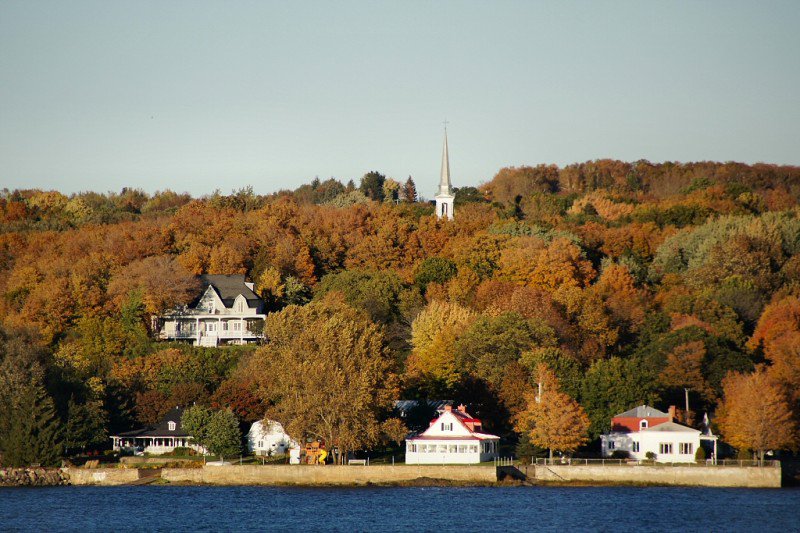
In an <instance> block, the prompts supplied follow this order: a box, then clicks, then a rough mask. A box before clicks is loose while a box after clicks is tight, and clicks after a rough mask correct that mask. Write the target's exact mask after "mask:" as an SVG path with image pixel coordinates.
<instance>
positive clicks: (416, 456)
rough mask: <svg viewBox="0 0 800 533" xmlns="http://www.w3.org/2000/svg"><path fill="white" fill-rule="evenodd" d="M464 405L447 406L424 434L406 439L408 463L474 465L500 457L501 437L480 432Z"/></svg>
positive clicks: (478, 424) (479, 422)
mask: <svg viewBox="0 0 800 533" xmlns="http://www.w3.org/2000/svg"><path fill="white" fill-rule="evenodd" d="M481 427H482V424H481V421H480V420H479V419H477V418H473V417H472V415H470V414H469V413H467V409H466V407H465V406H464V405H459V406H458V409H456V410H453V406H452V405H446V406H444V409H443V410H442V411H440V414H439V417H438V418H436V419H435V420H433V421H432V422H431V425H430V426H429V427H428V429H426V430H425V431H423V432H422V433H421V434H419V435H417V436H416V437H412V438H410V439H406V463H407V464H439V465H440V464H475V463H481V462H483V461H491V460H493V459H494V458H495V457H497V444H498V443H499V441H500V437H498V436H497V435H490V434H488V433H482V432H481Z"/></svg>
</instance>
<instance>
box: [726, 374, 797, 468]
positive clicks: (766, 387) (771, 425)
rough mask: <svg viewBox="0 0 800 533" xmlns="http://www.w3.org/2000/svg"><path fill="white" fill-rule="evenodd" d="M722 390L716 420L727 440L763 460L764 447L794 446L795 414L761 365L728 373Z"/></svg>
mask: <svg viewBox="0 0 800 533" xmlns="http://www.w3.org/2000/svg"><path fill="white" fill-rule="evenodd" d="M723 389H724V392H723V394H724V397H723V400H722V402H721V404H720V407H719V413H718V418H717V423H718V424H719V427H720V430H721V431H722V434H723V436H724V437H725V439H726V441H727V442H729V443H730V444H731V445H733V446H735V447H736V448H740V449H742V450H752V451H753V452H754V453H756V454H757V456H758V458H759V460H762V461H763V460H764V453H765V452H766V451H767V450H773V449H786V448H795V447H796V446H797V443H798V434H797V431H798V427H797V420H796V418H795V416H796V415H794V414H793V413H792V411H791V409H790V408H789V404H788V402H787V401H786V398H785V396H784V394H783V393H782V391H781V389H780V387H778V386H777V384H776V383H775V382H774V381H772V380H771V379H770V378H769V376H768V374H767V372H766V371H765V370H764V369H763V368H760V369H758V370H756V371H755V372H754V373H752V374H738V373H733V374H731V375H729V376H728V377H727V378H725V381H724V382H723Z"/></svg>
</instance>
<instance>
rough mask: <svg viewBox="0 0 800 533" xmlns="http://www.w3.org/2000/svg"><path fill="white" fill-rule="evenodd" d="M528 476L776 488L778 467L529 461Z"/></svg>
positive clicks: (778, 484) (545, 479) (546, 479)
mask: <svg viewBox="0 0 800 533" xmlns="http://www.w3.org/2000/svg"><path fill="white" fill-rule="evenodd" d="M524 471H525V474H526V476H527V477H528V479H529V480H534V479H535V480H538V481H555V482H570V481H586V482H601V483H641V484H653V485H687V486H697V487H750V488H779V487H780V486H781V469H780V468H776V467H761V468H759V467H738V466H709V467H703V466H658V465H635V466H616V465H574V466H567V465H552V466H542V465H531V466H527V467H524Z"/></svg>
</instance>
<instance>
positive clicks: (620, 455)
mask: <svg viewBox="0 0 800 533" xmlns="http://www.w3.org/2000/svg"><path fill="white" fill-rule="evenodd" d="M630 456H631V454H629V453H628V451H627V450H614V452H613V453H612V454H611V458H612V459H629V458H630Z"/></svg>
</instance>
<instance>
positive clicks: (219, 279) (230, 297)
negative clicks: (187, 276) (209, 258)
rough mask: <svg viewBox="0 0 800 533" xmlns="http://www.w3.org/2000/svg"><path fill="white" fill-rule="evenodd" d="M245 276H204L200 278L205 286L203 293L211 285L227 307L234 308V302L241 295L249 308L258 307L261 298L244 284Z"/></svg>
mask: <svg viewBox="0 0 800 533" xmlns="http://www.w3.org/2000/svg"><path fill="white" fill-rule="evenodd" d="M244 280H245V277H244V274H232V275H225V274H203V275H202V276H200V283H201V284H202V286H203V292H205V289H206V287H208V286H209V285H211V287H213V288H214V290H215V291H216V292H217V295H218V296H219V299H220V300H222V303H223V304H225V307H227V308H231V307H233V302H234V301H235V300H236V297H237V296H239V295H240V294H241V295H242V296H244V297H245V299H246V300H247V305H248V306H249V307H257V306H258V304H259V303H261V298H259V297H258V295H257V294H256V293H254V292H253V291H252V289H250V287H248V286H247V285H245V283H244Z"/></svg>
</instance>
